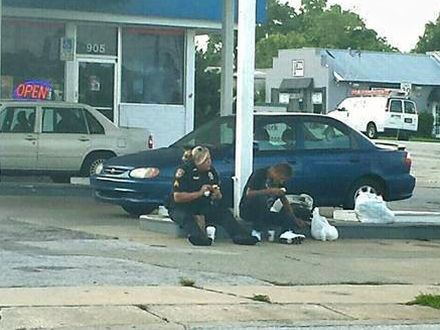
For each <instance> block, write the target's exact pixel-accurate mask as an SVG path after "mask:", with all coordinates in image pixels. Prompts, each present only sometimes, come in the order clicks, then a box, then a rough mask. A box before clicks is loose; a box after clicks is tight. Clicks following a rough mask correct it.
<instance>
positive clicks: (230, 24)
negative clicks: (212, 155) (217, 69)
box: [220, 0, 234, 116]
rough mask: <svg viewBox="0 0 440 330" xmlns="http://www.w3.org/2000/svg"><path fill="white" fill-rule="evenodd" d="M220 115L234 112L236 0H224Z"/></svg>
mask: <svg viewBox="0 0 440 330" xmlns="http://www.w3.org/2000/svg"><path fill="white" fill-rule="evenodd" d="M222 46H223V47H222V71H221V99H220V115H222V116H227V115H231V114H232V101H233V100H232V97H233V95H232V94H233V84H234V77H233V75H234V0H223V24H222Z"/></svg>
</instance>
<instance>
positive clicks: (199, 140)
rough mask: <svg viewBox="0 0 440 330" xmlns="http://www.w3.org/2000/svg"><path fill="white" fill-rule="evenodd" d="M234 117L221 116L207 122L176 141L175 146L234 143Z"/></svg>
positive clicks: (217, 145)
mask: <svg viewBox="0 0 440 330" xmlns="http://www.w3.org/2000/svg"><path fill="white" fill-rule="evenodd" d="M234 126H235V120H234V117H220V118H216V119H214V120H211V121H209V122H207V123H206V124H204V125H202V126H200V127H199V128H197V129H196V130H194V131H192V132H191V133H189V134H187V135H185V136H184V137H183V138H181V139H180V140H178V141H177V142H175V143H174V144H173V145H172V146H173V147H194V146H196V145H199V144H203V145H210V146H213V147H222V146H225V145H232V144H233V143H234Z"/></svg>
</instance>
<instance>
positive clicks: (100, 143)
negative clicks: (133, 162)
mask: <svg viewBox="0 0 440 330" xmlns="http://www.w3.org/2000/svg"><path fill="white" fill-rule="evenodd" d="M149 139H151V135H150V134H149V132H148V131H147V130H146V129H141V128H119V127H117V126H115V125H114V124H113V123H112V122H111V121H110V120H108V119H107V118H106V117H105V116H104V115H102V114H101V113H100V112H99V111H97V110H96V109H94V108H92V107H90V106H88V105H84V104H78V103H64V102H28V101H0V168H1V171H2V174H19V175H22V174H48V175H50V176H51V177H52V178H53V179H54V181H66V180H67V179H68V178H69V177H70V176H71V175H77V174H80V175H82V176H89V175H92V174H94V173H96V171H97V170H98V171H99V169H100V167H101V166H102V163H103V162H104V161H105V160H106V159H108V158H111V157H114V156H120V155H123V154H128V153H133V152H138V151H141V150H145V149H147V148H148V146H147V142H148V140H149ZM150 142H151V141H150Z"/></svg>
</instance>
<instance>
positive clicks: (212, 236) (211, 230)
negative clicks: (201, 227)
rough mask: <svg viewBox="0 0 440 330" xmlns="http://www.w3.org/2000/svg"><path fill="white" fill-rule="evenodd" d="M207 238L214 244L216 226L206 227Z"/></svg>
mask: <svg viewBox="0 0 440 330" xmlns="http://www.w3.org/2000/svg"><path fill="white" fill-rule="evenodd" d="M206 236H208V238H210V239H212V241H213V242H214V240H215V227H214V226H208V227H206Z"/></svg>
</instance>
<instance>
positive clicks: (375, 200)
mask: <svg viewBox="0 0 440 330" xmlns="http://www.w3.org/2000/svg"><path fill="white" fill-rule="evenodd" d="M354 212H355V214H356V217H357V218H358V220H359V221H360V222H366V223H393V222H394V221H395V215H394V213H393V211H391V210H390V209H389V208H388V207H387V205H386V204H385V202H384V200H383V198H382V196H378V195H376V194H372V193H368V192H361V193H360V194H359V196H358V197H357V198H356V201H355V208H354Z"/></svg>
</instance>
